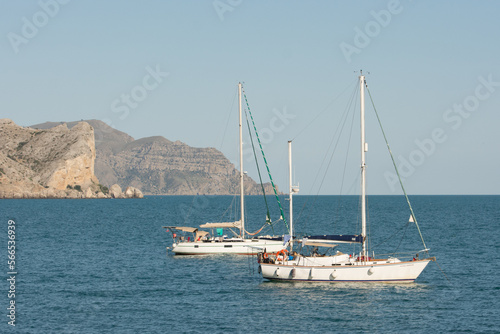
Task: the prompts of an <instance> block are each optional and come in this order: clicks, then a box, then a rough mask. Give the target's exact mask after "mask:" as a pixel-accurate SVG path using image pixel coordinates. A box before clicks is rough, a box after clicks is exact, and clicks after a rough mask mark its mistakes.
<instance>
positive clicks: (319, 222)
mask: <svg viewBox="0 0 500 334" xmlns="http://www.w3.org/2000/svg"><path fill="white" fill-rule="evenodd" d="M233 200H234V198H232V197H229V196H165V197H163V196H151V197H146V198H144V199H121V200H103V199H96V200H93V199H89V200H61V199H58V200H0V222H1V226H2V228H1V229H0V249H1V252H0V259H1V261H0V272H1V273H2V277H3V278H4V279H2V282H3V283H2V284H1V285H0V289H1V291H0V296H1V297H0V310H1V311H0V314H1V317H0V332H1V333H8V332H12V333H14V332H15V333H498V332H500V293H499V292H500V278H499V277H500V246H499V243H500V232H499V229H500V196H412V197H411V200H412V205H413V209H414V211H415V214H416V217H417V219H418V223H419V225H420V228H421V231H422V235H423V237H424V240H425V243H426V246H427V247H428V248H430V254H431V256H436V257H437V262H431V263H430V264H429V266H428V267H427V268H426V269H425V270H424V272H423V273H422V275H421V276H420V277H419V278H418V279H417V281H416V282H415V283H413V284H383V283H375V284H373V283H372V284H370V283H349V284H348V283H275V282H267V281H265V280H263V279H262V278H261V277H260V276H259V274H258V272H257V263H256V259H255V257H248V256H228V255H220V256H199V257H195V256H174V255H172V254H171V253H169V252H168V251H167V249H166V247H167V246H170V245H171V237H170V234H169V233H166V232H165V230H164V229H163V228H162V226H165V225H177V226H179V225H180V226H182V225H187V226H198V225H199V224H202V223H205V222H217V221H222V220H226V221H227V220H228V219H230V217H228V213H231V212H233V213H234V211H235V210H234V205H233V207H232V208H231V207H230V208H229V209H228V207H229V205H230V204H231V202H232V201H233ZM268 201H269V203H270V204H272V205H270V206H271V207H270V210H271V213H272V215H274V216H273V217H272V218H273V219H274V220H276V219H277V218H278V216H279V215H278V213H277V210H276V205H275V203H274V202H273V198H272V197H269V198H268ZM281 202H282V204H283V205H284V206H288V202H287V201H285V200H284V199H282V201H281ZM233 204H234V203H233ZM405 205H406V202H405V200H404V199H403V198H401V197H395V196H368V208H369V211H368V215H369V222H370V223H369V231H370V232H371V238H370V246H371V247H375V251H376V252H377V253H379V252H381V253H384V252H385V253H390V252H394V251H398V252H399V251H412V252H414V251H418V250H421V249H423V248H424V247H423V245H422V241H421V240H420V236H419V234H418V230H417V229H416V227H415V224H407V223H408V218H409V211H408V208H407V207H406V206H405ZM358 208H359V199H358V197H349V196H348V197H337V196H319V197H314V196H296V197H294V213H295V228H296V231H297V234H301V233H314V234H316V233H321V234H354V233H357V232H358V230H357V229H358V228H359V214H358V212H359V210H358ZM227 209H228V210H227ZM226 210H227V211H226ZM265 211H266V209H265V206H264V203H263V198H262V197H259V196H248V197H246V216H247V230H248V231H255V230H257V229H258V228H260V227H261V226H262V224H263V222H264V219H265ZM224 212H226V215H225V216H224V215H223V214H224ZM285 214H286V215H287V207H286V208H285ZM9 220H12V221H14V222H15V241H16V249H15V260H16V264H15V270H16V275H15V276H16V277H15V278H16V281H15V298H9V297H8V292H9V289H10V285H9V283H8V282H7V280H6V279H7V278H9V277H10V276H9V275H8V274H7V273H8V272H9V268H8V265H7V263H8V253H7V246H8V240H9V239H8V222H9ZM11 224H12V223H11ZM273 228H274V233H282V232H283V230H284V228H285V227H284V224H283V223H282V222H278V223H276V224H275V225H273ZM2 231H3V232H2ZM265 232H266V233H272V232H273V230H272V229H271V228H269V227H268V228H266V230H265ZM349 247H352V246H347V249H346V250H345V251H346V252H350V251H351V249H350V248H349ZM12 299H14V300H15V306H16V309H15V312H16V313H15V327H12V326H11V325H8V321H9V318H8V317H7V314H8V312H9V311H8V310H7V307H9V302H10V301H11V300H12Z"/></svg>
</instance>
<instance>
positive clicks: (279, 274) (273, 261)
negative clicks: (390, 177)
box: [258, 73, 435, 283]
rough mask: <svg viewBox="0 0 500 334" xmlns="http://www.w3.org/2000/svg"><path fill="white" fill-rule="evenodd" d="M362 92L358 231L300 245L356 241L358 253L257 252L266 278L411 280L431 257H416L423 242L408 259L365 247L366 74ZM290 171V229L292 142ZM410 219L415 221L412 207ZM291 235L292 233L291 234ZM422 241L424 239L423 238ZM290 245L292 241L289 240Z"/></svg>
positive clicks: (350, 280) (284, 279) (346, 280)
mask: <svg viewBox="0 0 500 334" xmlns="http://www.w3.org/2000/svg"><path fill="white" fill-rule="evenodd" d="M359 85H360V96H361V111H360V112H361V225H362V227H361V235H323V236H311V237H307V238H306V237H304V238H303V239H302V245H307V246H314V247H331V248H333V247H336V246H337V245H338V244H340V243H359V244H361V246H362V247H361V252H360V254H358V255H357V256H352V255H349V254H344V253H341V252H339V251H337V253H335V254H334V255H331V256H319V255H315V254H313V255H310V256H306V255H300V254H297V253H295V252H293V251H292V249H290V251H287V250H281V251H279V252H277V253H276V254H272V253H270V252H268V253H260V254H259V255H258V261H259V272H261V273H262V277H263V278H265V279H268V280H277V281H310V282H393V283H411V282H414V281H415V279H416V278H417V277H418V276H419V275H420V273H421V272H422V271H423V270H424V268H425V267H426V266H427V264H428V263H429V262H430V261H434V260H435V258H434V257H429V258H424V259H419V258H418V257H419V256H418V254H420V253H421V252H428V249H427V248H426V246H425V243H424V248H425V249H424V250H423V251H420V252H418V253H417V255H416V256H415V257H413V259H411V260H408V261H407V260H401V259H399V258H396V257H388V258H371V257H369V256H368V251H367V245H366V244H367V238H366V237H367V232H366V199H365V197H366V189H365V188H366V176H365V170H366V165H365V152H366V151H367V144H366V142H365V124H364V87H365V77H364V76H363V75H362V73H361V75H360V76H359ZM289 165H290V167H289V171H290V195H289V196H290V225H291V226H290V229H291V230H292V229H293V226H292V224H293V219H292V195H293V193H294V187H292V177H291V175H292V172H291V170H292V167H291V142H289ZM410 211H411V218H410V219H411V220H413V221H414V222H415V219H414V218H415V217H414V214H413V210H411V207H410ZM292 236H293V234H292ZM422 241H423V239H422ZM290 245H293V242H291V243H290Z"/></svg>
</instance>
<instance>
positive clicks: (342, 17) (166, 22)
mask: <svg viewBox="0 0 500 334" xmlns="http://www.w3.org/2000/svg"><path fill="white" fill-rule="evenodd" d="M499 13H500V3H498V2H494V1H481V2H479V1H439V2H436V1H399V2H398V1H396V2H394V1H355V2H354V1H249V0H242V1H238V0H221V1H211V0H208V1H159V0H158V1H105V2H101V1H76V0H73V1H67V0H65V1H63V0H59V1H58V0H41V1H2V2H1V3H0V17H1V19H0V36H1V38H0V48H1V49H0V50H1V52H0V66H1V77H0V100H1V114H0V117H2V118H11V119H12V120H14V121H15V122H16V123H17V124H20V125H30V124H35V123H41V122H45V121H74V120H79V119H100V120H105V121H107V122H109V123H110V124H112V125H113V126H114V127H115V128H117V129H119V130H121V131H124V132H127V133H128V134H130V135H131V136H133V137H134V138H136V139H137V138H141V137H147V136H153V135H161V136H164V137H166V138H168V139H170V140H180V141H182V142H185V143H187V144H188V145H191V146H196V147H208V146H211V147H215V148H217V149H220V150H221V151H222V152H223V153H224V154H225V155H226V156H227V157H228V158H229V159H231V161H233V162H236V161H237V145H236V141H235V140H236V138H237V137H236V136H237V132H236V131H237V123H236V122H237V118H236V112H237V111H236V105H232V101H233V98H234V95H235V92H236V85H237V82H238V81H244V82H245V89H246V92H247V96H248V98H249V103H250V106H251V108H252V111H253V113H254V116H255V119H256V122H257V126H258V127H259V128H260V129H262V131H264V133H267V137H266V144H265V150H266V155H267V157H268V159H269V162H270V167H271V171H272V173H273V174H274V175H273V177H274V178H275V180H276V181H277V183H278V185H279V186H280V188H281V189H283V190H284V189H285V188H286V187H287V156H286V150H287V146H286V145H287V144H286V143H287V140H288V139H291V138H295V140H294V168H295V180H296V181H298V182H300V185H301V193H302V194H316V193H317V192H318V185H319V181H316V183H315V184H313V183H314V180H315V178H318V179H322V178H323V174H321V173H320V174H319V176H317V175H318V169H319V167H320V164H321V162H322V160H323V159H324V156H325V152H326V151H327V148H328V145H329V144H330V141H331V138H332V135H333V133H334V131H335V129H336V128H337V125H338V123H339V122H340V120H341V114H342V112H343V111H344V109H345V104H346V101H347V100H346V96H347V95H348V94H349V93H350V91H351V88H350V87H351V86H352V83H353V82H354V81H355V80H356V73H354V72H355V71H358V70H359V69H363V70H364V71H366V72H370V74H369V75H367V80H368V83H369V87H370V90H371V92H372V95H373V97H374V99H375V103H376V106H377V109H378V111H379V113H380V115H381V117H382V120H383V123H384V126H385V130H386V133H387V135H388V138H389V140H390V143H391V145H392V150H393V153H394V154H395V157H396V160H397V161H398V163H401V162H402V161H407V164H406V170H403V172H404V174H405V175H406V180H405V185H406V188H407V190H408V192H409V193H411V194H498V193H499V191H498V186H499V185H500V177H499V173H498V172H497V166H499V165H500V158H499V155H498V154H499V153H500V152H499V151H500V150H499V146H500V131H499V130H498V126H499V125H500V115H499V112H498V111H499V106H500V68H499V67H500V66H499V65H500V60H499V59H500V44H499V43H498V32H499V31H500V20H499V19H498V15H499ZM151 72H152V73H154V72H157V73H156V74H154V75H151V74H150V73H151ZM158 72H159V73H158ZM167 73H168V74H167ZM481 78H482V79H481ZM346 87H349V88H348V91H347V92H348V93H347V95H346V94H344V95H343V96H342V97H341V98H339V99H338V100H335V101H334V102H333V103H331V102H332V100H334V98H335V97H336V96H338V95H341V93H342V92H343V91H344V90H345V89H346ZM127 96H128V98H127ZM127 99H128V100H127ZM231 107H232V108H231ZM460 108H461V109H460ZM369 110H370V111H368V113H369V114H368V115H367V127H368V130H367V131H368V134H367V141H368V143H369V147H370V150H369V152H368V155H367V163H368V192H369V193H371V194H398V193H399V192H398V191H397V190H396V191H394V187H393V186H391V184H390V183H391V182H390V181H388V179H387V177H388V176H387V173H386V172H388V171H392V170H391V163H390V159H389V157H388V155H387V152H386V151H385V146H384V145H385V144H384V142H383V139H382V138H381V136H380V131H379V130H378V127H377V124H376V120H375V118H374V116H373V113H372V112H371V109H369ZM283 113H285V114H286V115H291V116H288V117H289V118H286V117H285V118H280V117H278V116H277V115H278V114H279V115H283ZM318 115H319V116H318ZM292 116H293V118H292ZM228 117H229V119H228ZM313 119H315V121H314V122H312V123H310V122H311V121H312V120H313ZM228 122H229V123H228ZM349 122H350V121H349ZM226 124H228V127H227V130H225V129H226ZM308 124H310V125H309V126H307V127H306V125H308ZM349 124H350V123H349ZM303 129H305V130H303ZM349 129H350V127H349ZM353 129H354V130H358V125H357V124H356V125H355V126H354V128H353ZM302 130H303V131H302ZM345 131H347V130H345ZM347 132H348V131H347ZM433 133H434V137H433ZM224 134H225V136H224ZM351 141H352V145H353V149H354V151H352V152H350V153H349V154H350V155H349V159H348V160H349V163H350V166H348V167H349V168H350V170H351V171H354V172H347V173H346V176H345V179H344V185H343V188H342V189H343V190H342V192H343V193H357V191H358V190H357V183H356V180H355V176H354V174H356V173H355V172H357V169H358V165H359V161H358V160H359V159H358V157H359V153H358V145H359V144H358V141H359V138H358V133H357V132H356V131H355V132H353V137H352V140H351ZM430 141H432V143H430ZM417 142H419V143H421V144H420V145H421V146H420V147H419V145H418V144H417ZM344 146H345V145H344ZM345 152H346V148H345V147H341V145H339V148H338V151H337V153H336V155H335V156H334V159H333V160H332V161H333V162H332V167H331V171H330V173H329V174H327V176H326V177H325V181H324V183H323V185H322V186H321V189H320V190H319V193H321V194H338V193H339V192H340V189H339V184H340V182H341V180H342V174H343V161H344V158H345V156H346V153H345ZM327 159H328V158H327ZM408 164H409V166H408ZM246 166H248V168H247V169H248V172H249V173H250V175H251V176H252V177H254V178H256V173H255V168H254V167H253V165H252V164H251V161H247V162H246ZM403 169H404V168H403ZM384 173H385V174H386V175H384ZM353 184H354V187H353V189H354V190H352V189H351V185H353Z"/></svg>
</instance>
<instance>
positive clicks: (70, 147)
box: [0, 119, 110, 198]
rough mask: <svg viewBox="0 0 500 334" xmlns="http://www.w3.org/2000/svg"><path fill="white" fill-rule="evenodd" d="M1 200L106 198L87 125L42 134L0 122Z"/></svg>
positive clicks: (51, 130)
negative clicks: (95, 171)
mask: <svg viewBox="0 0 500 334" xmlns="http://www.w3.org/2000/svg"><path fill="white" fill-rule="evenodd" d="M0 142H1V143H2V146H1V147H0V198H107V197H110V196H109V195H106V194H105V193H107V192H108V189H107V188H106V187H105V186H103V185H101V184H100V183H99V180H98V178H97V177H96V175H95V174H94V165H95V160H96V149H95V141H94V129H93V127H92V126H91V125H90V124H88V123H86V122H78V123H76V124H74V125H73V126H72V127H71V128H68V126H67V125H66V124H65V123H62V124H59V125H57V126H54V127H51V128H50V129H43V130H37V129H33V128H29V127H22V126H18V125H16V124H15V123H14V122H13V121H12V120H10V119H0Z"/></svg>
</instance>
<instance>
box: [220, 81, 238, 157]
mask: <svg viewBox="0 0 500 334" xmlns="http://www.w3.org/2000/svg"><path fill="white" fill-rule="evenodd" d="M236 96H238V91H236V92H235V93H234V95H233V102H232V103H231V108H229V115H228V116H227V121H226V126H225V127H224V132H223V133H222V139H221V142H220V148H221V149H222V144H223V143H224V139H225V138H226V131H227V126H228V125H229V119H230V118H231V113H232V112H233V107H234V101H236Z"/></svg>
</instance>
